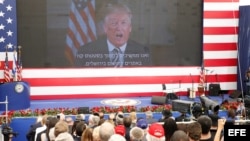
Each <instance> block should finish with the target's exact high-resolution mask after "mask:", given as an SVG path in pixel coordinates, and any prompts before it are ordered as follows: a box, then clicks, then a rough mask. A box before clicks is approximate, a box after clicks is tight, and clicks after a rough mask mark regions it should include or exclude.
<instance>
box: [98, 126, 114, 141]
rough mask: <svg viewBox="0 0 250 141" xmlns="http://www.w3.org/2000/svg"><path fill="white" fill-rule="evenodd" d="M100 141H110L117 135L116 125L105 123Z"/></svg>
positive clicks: (101, 130) (100, 133)
mask: <svg viewBox="0 0 250 141" xmlns="http://www.w3.org/2000/svg"><path fill="white" fill-rule="evenodd" d="M99 130H100V132H99V135H100V139H101V141H108V140H109V138H110V137H111V136H112V135H113V134H115V128H114V125H113V124H112V123H110V122H104V123H103V124H102V125H100V129H99Z"/></svg>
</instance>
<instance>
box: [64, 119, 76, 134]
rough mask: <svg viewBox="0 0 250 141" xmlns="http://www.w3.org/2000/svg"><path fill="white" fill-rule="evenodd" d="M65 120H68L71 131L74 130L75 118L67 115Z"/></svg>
mask: <svg viewBox="0 0 250 141" xmlns="http://www.w3.org/2000/svg"><path fill="white" fill-rule="evenodd" d="M65 121H66V122H67V124H68V126H69V133H71V132H72V126H73V124H74V120H73V118H72V117H66V118H65Z"/></svg>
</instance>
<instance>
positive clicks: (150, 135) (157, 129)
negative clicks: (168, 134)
mask: <svg viewBox="0 0 250 141" xmlns="http://www.w3.org/2000/svg"><path fill="white" fill-rule="evenodd" d="M146 139H147V141H165V133H164V128H163V126H162V125H161V124H158V123H153V124H151V125H150V126H149V127H148V130H147V134H146Z"/></svg>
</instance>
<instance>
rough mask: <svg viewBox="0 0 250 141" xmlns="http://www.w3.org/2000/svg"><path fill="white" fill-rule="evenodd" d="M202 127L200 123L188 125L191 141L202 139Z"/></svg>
mask: <svg viewBox="0 0 250 141" xmlns="http://www.w3.org/2000/svg"><path fill="white" fill-rule="evenodd" d="M201 132H202V131H201V125H200V123H199V122H197V121H195V122H191V123H189V124H188V125H187V135H188V137H189V141H199V140H200V138H201Z"/></svg>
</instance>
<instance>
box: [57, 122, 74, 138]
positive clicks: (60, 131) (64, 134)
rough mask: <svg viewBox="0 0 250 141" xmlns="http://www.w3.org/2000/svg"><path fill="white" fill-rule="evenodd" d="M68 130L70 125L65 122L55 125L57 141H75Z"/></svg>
mask: <svg viewBox="0 0 250 141" xmlns="http://www.w3.org/2000/svg"><path fill="white" fill-rule="evenodd" d="M68 130H69V127H68V124H67V123H66V122H65V121H63V120H59V121H58V122H57V123H56V125H55V131H54V134H55V137H56V138H55V141H74V139H73V137H72V135H71V134H69V132H68Z"/></svg>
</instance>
